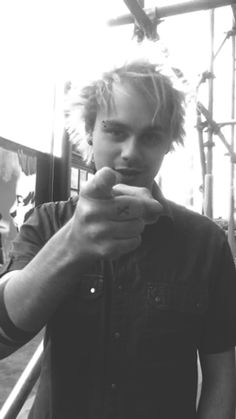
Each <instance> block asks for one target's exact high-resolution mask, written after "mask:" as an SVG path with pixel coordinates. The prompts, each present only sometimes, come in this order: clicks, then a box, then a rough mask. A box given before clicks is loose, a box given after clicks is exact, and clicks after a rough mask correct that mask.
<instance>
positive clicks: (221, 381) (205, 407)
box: [197, 348, 236, 419]
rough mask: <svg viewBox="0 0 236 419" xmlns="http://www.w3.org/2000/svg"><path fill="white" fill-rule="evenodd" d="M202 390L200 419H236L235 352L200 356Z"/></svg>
mask: <svg viewBox="0 0 236 419" xmlns="http://www.w3.org/2000/svg"><path fill="white" fill-rule="evenodd" d="M200 362H201V368H202V390H201V396H200V401H199V405H198V414H197V418H198V419H235V403H236V374H235V350H234V348H233V349H230V350H229V351H227V352H223V353H217V354H209V355H200Z"/></svg>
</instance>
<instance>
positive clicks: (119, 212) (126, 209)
mask: <svg viewBox="0 0 236 419" xmlns="http://www.w3.org/2000/svg"><path fill="white" fill-rule="evenodd" d="M129 214H130V208H129V205H126V206H122V207H120V206H118V207H117V215H119V216H121V215H129Z"/></svg>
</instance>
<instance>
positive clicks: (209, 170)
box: [204, 9, 215, 218]
mask: <svg viewBox="0 0 236 419" xmlns="http://www.w3.org/2000/svg"><path fill="white" fill-rule="evenodd" d="M210 22H211V26H210V31H211V32H210V35H211V56H210V72H211V74H214V32H215V11H214V9H213V10H211V13H210ZM213 82H214V79H213V77H210V78H209V79H208V86H209V88H208V91H209V93H208V95H209V96H208V112H209V115H210V118H211V119H212V118H213V98H214V97H213ZM212 138H213V130H212V127H211V126H209V129H208V141H207V153H206V154H207V155H206V176H208V178H211V182H208V187H207V188H204V193H205V194H208V195H209V196H208V197H206V200H207V202H208V205H207V213H205V215H207V216H208V217H209V218H213V173H212V170H213V150H212V149H213V146H214V143H213V140H212Z"/></svg>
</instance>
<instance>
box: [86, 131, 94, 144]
mask: <svg viewBox="0 0 236 419" xmlns="http://www.w3.org/2000/svg"><path fill="white" fill-rule="evenodd" d="M87 143H88V145H93V137H92V135H91V134H90V135H89V136H88V138H87Z"/></svg>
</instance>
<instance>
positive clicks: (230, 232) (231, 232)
mask: <svg viewBox="0 0 236 419" xmlns="http://www.w3.org/2000/svg"><path fill="white" fill-rule="evenodd" d="M235 55H236V54H235V35H233V36H232V94H231V118H232V120H233V119H234V118H235ZM234 134H235V126H234V124H232V125H231V149H232V151H234ZM230 166H231V167H230V212H229V227H228V241H229V245H230V248H231V251H232V253H233V256H234V257H235V256H236V245H235V237H234V228H235V223H234V205H235V199H234V177H235V173H234V162H233V161H232V159H231V165H230Z"/></svg>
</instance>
